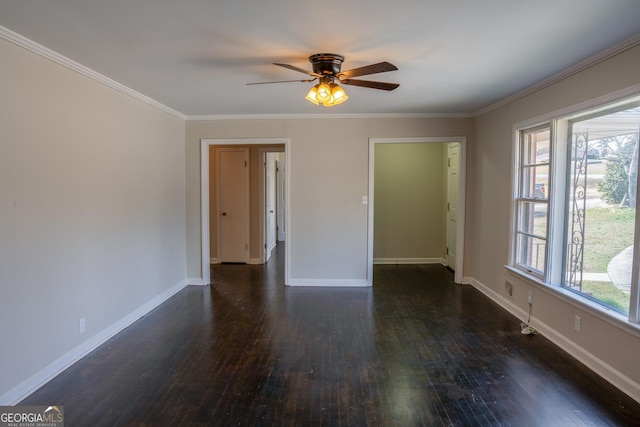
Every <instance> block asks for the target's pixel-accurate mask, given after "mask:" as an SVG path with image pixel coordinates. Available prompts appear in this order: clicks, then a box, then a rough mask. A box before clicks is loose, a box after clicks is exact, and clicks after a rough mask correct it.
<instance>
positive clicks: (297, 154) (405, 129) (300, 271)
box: [186, 118, 473, 284]
mask: <svg viewBox="0 0 640 427" xmlns="http://www.w3.org/2000/svg"><path fill="white" fill-rule="evenodd" d="M186 132H187V133H186V135H187V136H186V139H187V140H186V170H187V178H186V179H187V182H186V188H187V190H186V191H187V264H188V266H187V268H188V274H189V276H190V277H199V276H200V272H201V264H200V262H201V261H200V260H201V253H200V235H201V229H200V140H201V139H204V138H289V139H290V146H289V151H290V153H289V155H290V165H289V166H290V175H289V176H288V178H289V182H290V191H291V198H290V200H289V206H290V212H291V223H290V224H289V229H288V230H289V234H288V235H287V245H289V246H290V249H291V259H290V260H289V262H290V265H291V272H290V273H291V277H290V279H293V280H294V281H295V280H303V281H304V280H311V281H314V280H318V281H323V280H326V281H331V282H332V283H333V284H335V283H336V282H337V283H340V281H344V283H350V282H351V281H356V282H360V281H364V280H366V273H367V265H366V261H367V260H366V258H367V206H365V205H363V204H362V196H364V195H367V192H368V155H369V154H368V150H369V148H368V147H369V138H389V137H439V136H444V137H451V136H466V137H467V138H468V139H467V141H469V144H473V140H472V139H473V138H472V135H473V120H472V119H445V118H437V119H351V118H349V119H347V118H345V119H264V120H211V121H188V122H187V131H186Z"/></svg>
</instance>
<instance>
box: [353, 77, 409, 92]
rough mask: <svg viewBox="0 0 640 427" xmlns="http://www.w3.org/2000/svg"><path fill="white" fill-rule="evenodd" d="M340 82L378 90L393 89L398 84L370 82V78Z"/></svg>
mask: <svg viewBox="0 0 640 427" xmlns="http://www.w3.org/2000/svg"><path fill="white" fill-rule="evenodd" d="M340 82H341V83H343V84H345V85H351V86H362V87H368V88H371V89H380V90H394V89H395V88H397V87H398V86H400V84H398V83H385V82H372V81H370V80H355V79H345V80H341V81H340Z"/></svg>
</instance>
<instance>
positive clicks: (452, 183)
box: [447, 143, 460, 269]
mask: <svg viewBox="0 0 640 427" xmlns="http://www.w3.org/2000/svg"><path fill="white" fill-rule="evenodd" d="M447 157H448V160H447V163H448V167H447V264H448V265H449V268H451V269H455V265H456V253H457V248H456V231H457V229H458V224H457V221H458V192H459V191H460V177H459V169H460V166H459V165H460V144H458V143H451V144H448V145H447Z"/></svg>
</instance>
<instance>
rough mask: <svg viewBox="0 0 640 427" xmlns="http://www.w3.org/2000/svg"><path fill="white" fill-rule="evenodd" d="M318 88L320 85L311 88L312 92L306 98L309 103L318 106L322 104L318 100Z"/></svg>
mask: <svg viewBox="0 0 640 427" xmlns="http://www.w3.org/2000/svg"><path fill="white" fill-rule="evenodd" d="M318 86H320V85H315V86H314V87H312V88H311V90H310V91H309V93H307V96H305V99H306V100H307V101H309V102H313V103H314V104H316V105H318V104H320V103H319V102H318V99H317V95H318Z"/></svg>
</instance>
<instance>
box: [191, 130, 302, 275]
mask: <svg viewBox="0 0 640 427" xmlns="http://www.w3.org/2000/svg"><path fill="white" fill-rule="evenodd" d="M289 143H290V140H289V138H245V139H235V138H234V139H227V138H221V139H218V138H203V139H201V140H200V216H201V218H200V221H201V226H200V228H201V239H200V241H201V247H200V253H201V255H202V257H201V260H200V262H201V269H202V282H203V283H204V285H209V284H210V282H211V267H210V264H211V250H210V244H211V242H210V240H211V224H209V203H210V202H209V194H210V188H209V147H211V146H212V145H268V144H271V145H273V144H284V153H285V161H286V163H285V168H286V175H285V183H284V186H285V194H286V197H287V200H291V197H290V185H289V178H288V177H289V176H290V173H289V171H290V170H291V169H290V167H291V158H290V153H289V151H290V150H289ZM285 222H286V223H287V224H289V223H290V204H287V205H286V206H285ZM290 241H291V240H290V239H289V242H288V244H287V245H285V260H284V284H285V285H288V284H289V272H290V264H289V260H290V258H291V257H290V256H289V254H290V247H291V245H290V244H289V243H290Z"/></svg>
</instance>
